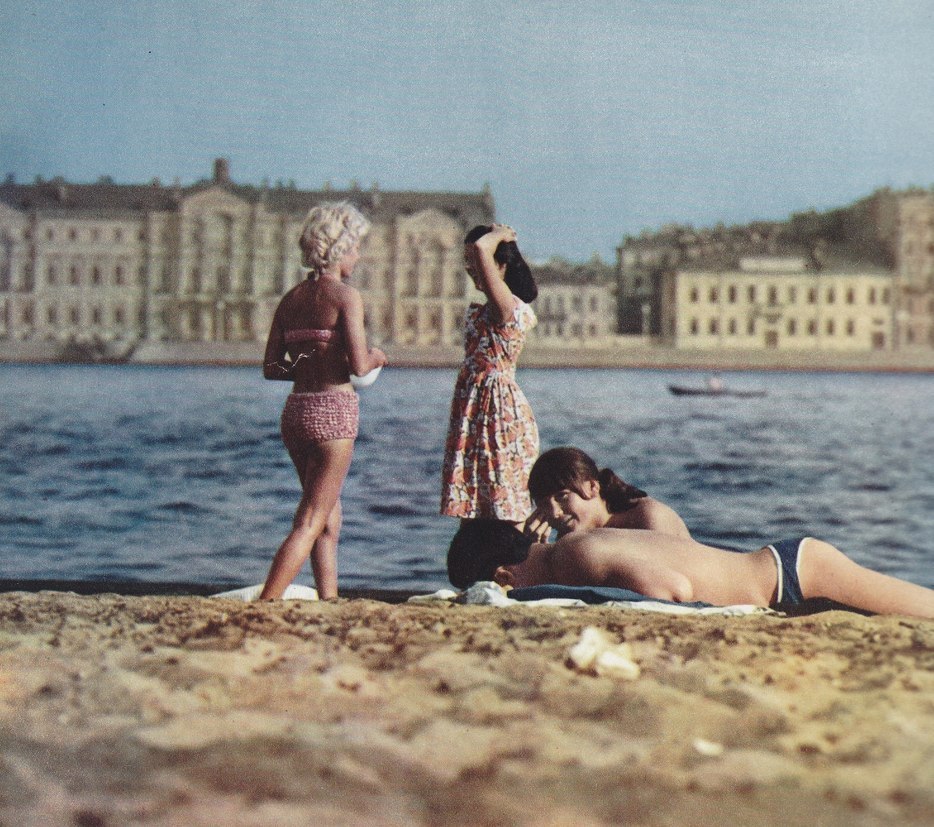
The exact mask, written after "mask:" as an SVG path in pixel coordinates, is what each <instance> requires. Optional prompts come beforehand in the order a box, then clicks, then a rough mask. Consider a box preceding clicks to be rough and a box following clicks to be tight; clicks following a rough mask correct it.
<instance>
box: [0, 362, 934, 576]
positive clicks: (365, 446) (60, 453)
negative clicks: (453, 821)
mask: <svg viewBox="0 0 934 827" xmlns="http://www.w3.org/2000/svg"><path fill="white" fill-rule="evenodd" d="M455 373H456V372H455V371H454V370H453V369H425V370H421V369H400V368H391V367H390V368H387V369H386V370H384V371H383V373H382V375H381V376H380V378H379V380H378V381H377V382H376V384H375V385H373V386H372V387H370V388H368V389H366V390H363V391H362V392H361V424H360V438H359V440H358V442H357V448H356V453H355V456H354V462H353V466H352V468H351V471H350V474H349V476H348V479H347V482H346V484H345V488H344V499H343V503H344V527H343V531H342V536H341V543H340V563H339V567H340V584H341V587H342V588H349V587H352V588H387V589H405V590H416V591H432V590H434V589H437V588H440V587H442V586H445V585H447V578H446V576H445V573H444V555H445V550H446V548H447V543H448V542H449V540H450V537H451V535H452V534H453V532H454V530H455V528H456V521H454V520H452V519H451V518H447V517H441V516H439V515H438V513H437V512H438V497H439V465H440V462H441V455H442V445H443V441H444V436H445V429H446V425H447V411H448V405H449V401H450V395H451V391H452V389H453V385H454V378H455ZM518 378H519V382H520V384H521V385H522V387H523V389H524V390H525V392H526V395H527V396H528V398H529V401H530V402H531V404H532V407H533V409H534V411H535V414H536V419H537V421H538V424H539V429H540V432H541V438H542V448H543V450H544V449H546V448H550V447H554V446H556V445H566V444H573V445H577V446H579V447H581V448H583V449H584V450H586V451H587V452H588V453H590V454H592V455H593V456H594V457H595V458H596V459H597V460H598V462H599V463H600V464H601V465H608V466H610V467H612V468H613V469H614V470H615V471H616V472H617V473H618V474H619V475H620V476H621V477H623V478H624V479H626V480H627V481H629V482H632V483H634V484H636V485H639V486H640V487H642V488H644V489H645V490H647V491H649V492H650V493H651V494H652V495H653V496H655V497H657V498H658V499H661V500H663V501H665V502H667V503H668V504H670V505H671V506H673V507H674V508H675V509H676V510H677V511H678V512H679V513H680V514H681V515H682V516H683V517H684V519H685V521H686V522H687V524H688V526H689V527H690V528H691V530H692V533H693V534H694V535H695V536H696V537H697V538H698V539H700V540H702V541H704V542H710V543H713V544H718V543H719V544H723V545H727V546H731V547H737V548H745V549H753V548H758V547H761V546H762V545H764V544H766V543H769V542H772V541H775V540H778V539H781V538H784V537H791V536H799V535H803V534H811V535H813V536H817V537H821V538H823V539H826V540H829V541H830V542H833V543H834V544H835V545H837V546H839V547H840V548H842V549H843V550H844V551H846V552H847V553H848V554H850V555H851V556H852V557H854V558H855V559H856V560H858V561H859V562H861V563H863V564H865V565H869V566H871V567H873V568H876V569H878V570H881V571H885V572H888V573H891V574H895V575H897V576H899V577H903V578H906V579H909V580H913V581H914V582H918V583H922V584H924V585H934V462H932V458H934V376H930V375H901V374H861V373H854V374H846V373H842V374H833V373H781V372H776V373H771V372H768V373H726V374H723V378H724V380H725V381H726V382H727V384H729V385H731V386H734V387H736V388H743V389H765V390H767V391H768V393H767V395H766V396H765V397H762V398H743V399H741V398H719V399H712V398H688V397H680V398H677V397H674V396H672V395H671V394H669V392H668V390H667V385H668V384H669V383H680V384H700V383H702V382H703V381H704V376H703V375H702V374H698V373H692V372H690V371H661V370H577V369H557V370H556V369H547V370H546V369H541V370H538V369H526V370H523V369H521V368H520V370H519V373H518ZM288 391H289V385H288V384H287V383H277V382H265V381H263V379H262V377H261V376H260V374H259V371H258V370H255V369H249V368H216V367H171V368H168V367H145V366H82V365H62V366H58V365H54V366H48V365H0V578H4V579H5V578H35V579H64V580H100V579H122V580H133V581H143V582H147V581H148V582H177V581H181V582H187V583H220V584H234V583H236V584H248V583H258V582H260V581H262V579H263V577H264V576H265V574H266V571H267V568H268V565H269V561H270V559H271V557H272V554H273V553H274V551H275V549H276V547H277V546H278V544H279V542H280V541H281V540H282V538H283V537H284V535H285V534H286V532H287V530H288V528H289V524H290V521H291V517H292V514H293V512H294V508H295V505H296V504H297V502H298V497H299V487H298V481H297V478H296V476H295V472H294V470H293V468H292V466H291V463H290V462H289V459H288V456H287V454H286V452H285V449H284V448H283V446H282V443H281V441H280V438H279V433H278V419H279V413H280V410H281V407H282V403H283V401H284V399H285V396H286V395H287V394H288ZM301 582H306V583H310V582H311V575H310V571H309V570H308V569H307V568H306V570H305V572H304V573H303V574H302V576H301Z"/></svg>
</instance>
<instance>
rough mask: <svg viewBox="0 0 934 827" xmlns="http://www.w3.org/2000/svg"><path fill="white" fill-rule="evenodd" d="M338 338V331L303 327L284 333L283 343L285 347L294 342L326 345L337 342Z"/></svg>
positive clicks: (339, 335) (339, 334)
mask: <svg viewBox="0 0 934 827" xmlns="http://www.w3.org/2000/svg"><path fill="white" fill-rule="evenodd" d="M340 338H341V332H340V331H339V330H332V329H330V328H327V327H322V328H316V327H303V328H298V329H296V330H287V331H286V332H285V343H286V344H287V345H293V344H295V343H296V342H321V343H322V344H326V343H328V342H339V341H340Z"/></svg>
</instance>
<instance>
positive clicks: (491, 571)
mask: <svg viewBox="0 0 934 827" xmlns="http://www.w3.org/2000/svg"><path fill="white" fill-rule="evenodd" d="M531 545H532V540H531V539H529V538H528V537H526V536H525V535H524V534H523V533H522V532H521V531H519V529H517V528H516V527H515V525H514V524H513V523H509V522H505V521H503V520H465V521H464V522H462V523H461V527H460V529H459V530H458V532H457V534H455V535H454V539H453V540H451V546H450V548H448V561H447V562H448V579H449V580H450V581H451V583H452V584H453V585H454V586H456V587H457V588H459V589H466V588H467V587H468V586H470V585H472V584H473V583H477V582H479V581H481V580H492V579H493V575H495V574H496V570H497V569H498V568H499V567H500V566H513V565H515V564H517V563H522V562H523V561H524V560H525V559H526V557H528V556H529V548H530V547H531Z"/></svg>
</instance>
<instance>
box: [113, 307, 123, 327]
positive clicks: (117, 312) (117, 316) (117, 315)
mask: <svg viewBox="0 0 934 827" xmlns="http://www.w3.org/2000/svg"><path fill="white" fill-rule="evenodd" d="M125 320H126V314H125V313H124V312H123V308H122V307H116V308H114V324H123V322H124V321H125Z"/></svg>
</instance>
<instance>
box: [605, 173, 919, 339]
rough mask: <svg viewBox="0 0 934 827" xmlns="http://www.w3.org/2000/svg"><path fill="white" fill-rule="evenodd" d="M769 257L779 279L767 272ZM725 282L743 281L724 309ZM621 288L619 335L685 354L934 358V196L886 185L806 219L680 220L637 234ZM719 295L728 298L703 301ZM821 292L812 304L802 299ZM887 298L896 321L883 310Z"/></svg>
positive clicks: (623, 252)
mask: <svg viewBox="0 0 934 827" xmlns="http://www.w3.org/2000/svg"><path fill="white" fill-rule="evenodd" d="M740 261H745V262H746V266H745V267H741V266H740V264H739V262H740ZM767 261H771V262H772V264H773V265H774V267H775V268H777V270H776V272H768V268H766V269H765V270H763V263H764V262H767ZM752 262H758V264H752ZM778 271H781V272H778ZM756 280H758V281H759V282H761V286H760V287H757V288H756V290H757V298H756V299H755V300H754V301H750V302H749V307H748V308H746V309H743V308H741V303H740V300H739V297H740V296H743V295H748V292H746V293H744V291H748V290H749V289H752V287H753V285H752V284H751V282H752V281H756ZM714 282H716V283H718V284H719V285H721V286H725V285H726V284H727V283H728V282H732V283H733V284H734V286H735V289H736V291H737V292H736V295H737V300H736V302H735V303H730V302H729V301H727V304H725V305H723V306H722V307H721V304H722V303H723V296H724V295H726V296H729V295H730V290H729V288H727V291H726V293H723V291H722V290H720V289H718V288H715V287H714V286H713V283H714ZM811 283H813V289H812V287H811V286H809V284H811ZM617 284H618V296H617V303H618V324H619V331H620V333H623V334H639V335H642V336H648V337H661V338H662V339H664V340H667V341H674V342H676V343H677V344H678V346H681V347H700V348H709V347H714V346H716V347H723V346H727V347H729V346H736V347H768V348H772V347H778V348H788V349H793V350H801V349H825V350H828V349H832V350H850V349H855V350H859V349H884V350H893V351H903V352H915V353H921V354H930V353H931V352H932V351H934V190H924V189H911V190H904V191H900V192H896V191H892V190H889V189H882V190H879V191H877V192H875V193H873V194H872V195H871V196H869V197H867V198H864V199H862V200H860V201H857V202H855V203H854V204H852V205H850V206H848V207H843V208H840V209H835V210H829V211H827V212H826V213H816V212H814V211H810V212H806V213H800V214H797V215H794V216H792V217H791V219H789V221H786V222H777V221H770V222H765V221H760V222H755V223H752V224H749V225H747V226H742V227H717V228H713V229H703V230H695V229H693V228H691V227H685V226H677V225H672V226H669V227H665V228H663V229H662V230H660V231H659V232H657V233H648V232H646V233H643V234H641V235H640V236H637V237H627V238H626V239H625V240H624V242H623V244H622V245H621V246H620V247H619V248H618V249H617ZM818 285H822V286H825V287H831V286H832V289H830V290H824V289H821V288H820V287H818ZM786 288H787V289H786ZM792 288H793V289H792ZM711 291H713V293H711ZM772 291H774V296H775V297H776V298H775V301H774V304H773V305H771V306H770V305H769V303H768V301H769V300H768V299H766V303H765V304H764V305H763V303H762V296H766V297H768V296H770V295H773V292H772ZM695 293H696V295H697V296H698V298H697V300H696V301H692V299H691V296H693V295H695ZM790 294H791V295H794V296H795V297H796V298H795V299H794V300H792V299H789V298H788V296H789V295H790ZM710 295H715V296H717V300H716V301H714V302H711V301H709V298H708V299H704V297H705V296H706V297H709V296H710ZM812 295H813V297H814V301H813V302H812V303H811V302H809V303H806V304H805V305H802V304H801V302H802V297H810V296H812ZM840 295H842V296H844V297H848V296H851V295H852V296H853V303H852V304H849V303H848V302H847V301H846V299H844V301H843V302H842V303H841V302H840V300H839V296H840ZM883 295H886V296H887V297H888V302H887V305H886V306H887V308H888V317H884V316H883V315H882V310H883V308H882V306H881V305H882V301H881V297H882V296H883ZM827 296H833V297H834V301H833V302H831V301H829V300H828V299H827ZM781 297H784V298H781ZM822 297H823V298H822ZM858 297H862V298H858ZM870 297H874V300H873V303H872V304H869V302H870ZM862 302H866V304H865V305H863V304H861V303H862ZM705 305H706V309H704V310H703V312H701V311H702V307H704V306H705ZM715 308H717V309H716V314H720V315H719V316H718V317H717V318H714V315H716V314H715ZM737 313H739V314H740V315H737ZM854 313H856V314H857V315H854ZM743 314H745V315H743ZM750 314H756V315H755V319H752V318H751V317H750ZM773 319H774V320H775V321H770V320H773ZM724 324H725V325H726V327H725V329H724V328H723V325H724ZM841 325H842V326H841ZM867 325H868V326H867ZM731 331H732V332H731ZM744 331H745V332H744ZM802 331H803V332H802ZM811 331H813V332H811ZM849 331H852V332H849Z"/></svg>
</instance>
